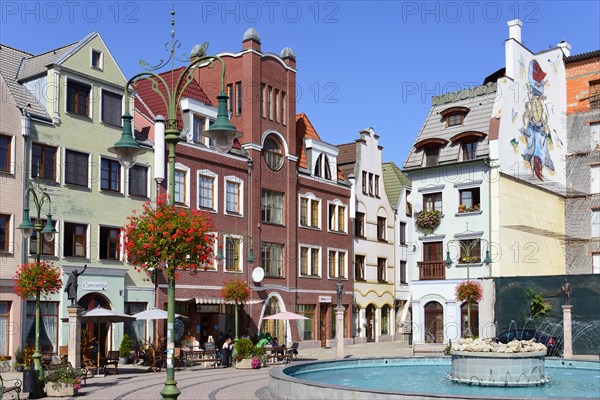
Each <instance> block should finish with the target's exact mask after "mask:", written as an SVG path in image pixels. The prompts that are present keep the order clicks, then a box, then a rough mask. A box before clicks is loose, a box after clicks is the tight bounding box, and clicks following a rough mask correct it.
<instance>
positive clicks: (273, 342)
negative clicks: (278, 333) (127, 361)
mask: <svg viewBox="0 0 600 400" xmlns="http://www.w3.org/2000/svg"><path fill="white" fill-rule="evenodd" d="M269 344H270V345H271V346H273V347H279V341H278V340H277V337H274V338H272V339H271V342H270V343H269Z"/></svg>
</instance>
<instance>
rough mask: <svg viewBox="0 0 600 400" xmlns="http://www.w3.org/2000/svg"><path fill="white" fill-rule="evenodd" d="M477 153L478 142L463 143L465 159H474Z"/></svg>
mask: <svg viewBox="0 0 600 400" xmlns="http://www.w3.org/2000/svg"><path fill="white" fill-rule="evenodd" d="M476 154H477V142H470V143H463V144H462V156H463V158H462V159H463V161H468V160H474V159H475V155H476Z"/></svg>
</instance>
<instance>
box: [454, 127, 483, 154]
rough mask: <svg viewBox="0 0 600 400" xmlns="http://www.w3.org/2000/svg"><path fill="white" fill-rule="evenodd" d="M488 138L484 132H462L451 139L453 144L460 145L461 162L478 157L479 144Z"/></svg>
mask: <svg viewBox="0 0 600 400" xmlns="http://www.w3.org/2000/svg"><path fill="white" fill-rule="evenodd" d="M485 136H486V134H485V133H483V132H477V131H468V132H461V133H459V134H458V135H454V136H453V137H451V138H450V141H451V142H452V143H457V144H460V150H461V152H460V154H461V155H459V160H462V161H469V160H474V159H475V158H476V157H477V144H478V143H479V141H480V140H481V139H483V138H484V137H485Z"/></svg>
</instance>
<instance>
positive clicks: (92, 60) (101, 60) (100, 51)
mask: <svg viewBox="0 0 600 400" xmlns="http://www.w3.org/2000/svg"><path fill="white" fill-rule="evenodd" d="M94 52H96V53H99V54H100V61H99V63H98V64H99V65H98V66H95V65H94ZM90 67H92V68H93V69H97V70H100V71H103V70H104V52H103V51H102V50H98V49H94V48H93V47H91V48H90Z"/></svg>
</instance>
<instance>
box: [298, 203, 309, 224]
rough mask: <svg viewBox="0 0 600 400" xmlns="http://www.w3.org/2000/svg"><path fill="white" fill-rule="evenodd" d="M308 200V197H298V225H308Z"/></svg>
mask: <svg viewBox="0 0 600 400" xmlns="http://www.w3.org/2000/svg"><path fill="white" fill-rule="evenodd" d="M308 201H309V199H302V198H301V199H300V225H301V226H308Z"/></svg>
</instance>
